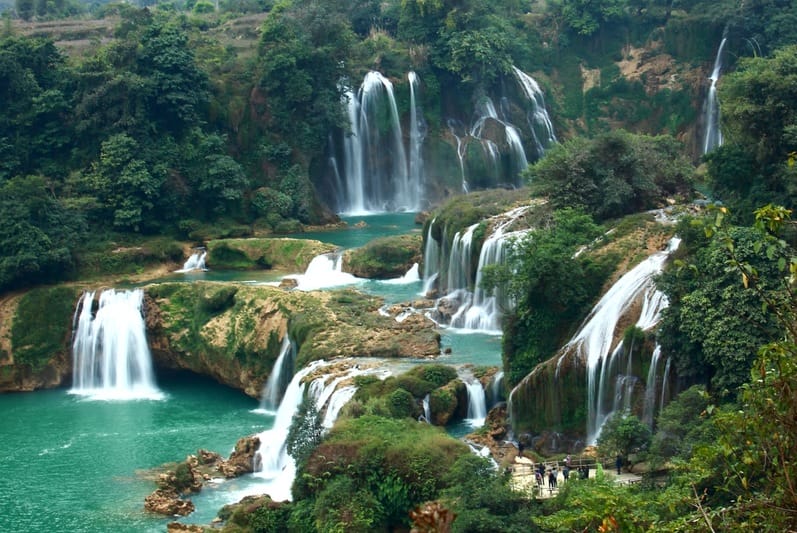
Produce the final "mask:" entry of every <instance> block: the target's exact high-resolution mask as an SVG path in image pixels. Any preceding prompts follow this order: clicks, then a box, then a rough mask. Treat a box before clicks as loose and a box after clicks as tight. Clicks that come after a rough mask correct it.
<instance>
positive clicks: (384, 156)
mask: <svg viewBox="0 0 797 533" xmlns="http://www.w3.org/2000/svg"><path fill="white" fill-rule="evenodd" d="M409 87H410V100H411V104H412V105H411V110H410V146H409V159H408V156H407V150H406V149H405V147H404V137H403V132H402V129H401V120H400V117H399V114H398V107H397V106H396V98H395V95H394V91H393V84H392V83H391V82H390V80H388V79H387V78H386V77H384V76H383V75H382V74H380V73H379V72H376V71H372V72H369V73H368V74H366V76H365V79H364V80H363V83H362V86H361V87H360V90H359V91H358V92H357V94H356V95H355V94H354V91H352V90H347V91H345V97H344V100H345V101H344V104H345V106H346V114H347V116H348V119H349V127H350V130H349V132H347V134H346V135H345V137H344V140H343V145H344V146H343V151H342V157H343V164H342V168H341V165H338V164H337V162H336V163H335V164H336V167H335V171H336V173H337V174H338V175H339V177H340V180H339V181H340V183H339V190H338V191H337V194H338V198H337V207H338V210H339V211H340V212H342V213H346V214H365V213H378V212H386V211H418V210H419V209H420V207H421V203H422V200H423V160H422V146H423V140H424V137H425V135H426V126H425V122H424V120H423V115H422V112H421V111H420V108H419V106H418V99H417V97H416V96H417V95H416V92H417V91H418V90H419V87H420V84H419V79H418V76H417V75H416V74H415V73H414V72H413V73H410V76H409Z"/></svg>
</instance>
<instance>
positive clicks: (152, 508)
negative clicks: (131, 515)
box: [144, 489, 194, 516]
mask: <svg viewBox="0 0 797 533" xmlns="http://www.w3.org/2000/svg"><path fill="white" fill-rule="evenodd" d="M144 509H146V510H147V511H149V512H151V513H157V514H161V515H166V516H174V515H179V516H186V515H189V514H191V513H193V512H194V503H193V502H192V501H191V500H183V499H181V498H180V496H179V495H178V494H177V492H175V491H174V490H171V489H157V490H156V491H155V492H153V493H152V494H150V495H149V496H147V497H146V498H144Z"/></svg>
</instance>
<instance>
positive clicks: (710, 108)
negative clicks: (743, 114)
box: [703, 35, 728, 154]
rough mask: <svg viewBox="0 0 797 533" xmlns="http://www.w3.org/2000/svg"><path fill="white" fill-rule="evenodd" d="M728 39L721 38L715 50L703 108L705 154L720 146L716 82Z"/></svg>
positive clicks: (720, 136) (720, 135) (720, 70)
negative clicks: (709, 82)
mask: <svg viewBox="0 0 797 533" xmlns="http://www.w3.org/2000/svg"><path fill="white" fill-rule="evenodd" d="M727 41H728V39H727V38H726V37H725V35H723V36H722V41H721V42H720V46H719V48H718V49H717V57H716V58H715V59H714V68H713V69H712V71H711V77H710V78H709V79H710V80H711V85H710V86H709V89H708V96H707V97H706V108H705V118H704V122H705V127H706V134H705V137H704V138H703V153H704V154H707V153H708V152H710V151H712V150H713V149H715V148H717V147H718V146H722V131H721V130H720V105H719V100H718V99H717V81H719V79H720V73H721V72H722V57H723V56H722V53H723V51H724V50H725V43H726V42H727Z"/></svg>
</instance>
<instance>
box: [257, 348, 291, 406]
mask: <svg viewBox="0 0 797 533" xmlns="http://www.w3.org/2000/svg"><path fill="white" fill-rule="evenodd" d="M295 358H296V346H295V345H294V343H293V342H292V341H291V339H290V337H289V336H288V334H287V333H286V334H285V337H283V339H282V346H281V347H280V353H279V356H277V360H276V361H275V362H274V368H272V369H271V374H269V376H268V381H266V386H265V387H264V388H263V394H262V397H261V399H260V408H261V409H263V410H265V411H271V412H276V411H277V409H278V408H279V405H280V400H282V395H283V394H284V393H285V390H286V389H287V388H288V385H289V384H290V381H291V378H292V377H293V365H294V360H295Z"/></svg>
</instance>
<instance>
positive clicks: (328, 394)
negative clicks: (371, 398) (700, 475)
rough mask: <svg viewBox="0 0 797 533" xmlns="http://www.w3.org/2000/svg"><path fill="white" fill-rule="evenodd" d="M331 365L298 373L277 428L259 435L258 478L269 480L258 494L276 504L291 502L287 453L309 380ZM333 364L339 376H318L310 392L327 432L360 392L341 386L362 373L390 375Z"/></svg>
mask: <svg viewBox="0 0 797 533" xmlns="http://www.w3.org/2000/svg"><path fill="white" fill-rule="evenodd" d="M332 365H333V363H332V362H329V361H313V362H312V363H310V364H309V365H308V366H306V367H305V368H303V369H302V370H300V371H299V372H297V373H296V374H295V375H294V376H293V379H292V380H291V382H290V383H289V384H288V387H287V389H286V390H285V395H284V396H283V398H282V402H280V405H279V408H278V409H277V414H276V417H275V419H274V425H273V426H272V427H271V429H269V430H266V431H263V432H262V433H259V434H258V437H259V439H260V448H259V449H258V450H257V452H255V457H254V463H255V475H256V476H257V477H260V478H263V479H264V480H265V481H266V486H265V487H263V486H258V487H257V491H258V493H265V494H268V495H269V496H271V498H272V499H273V500H274V501H282V500H290V499H291V485H292V484H293V479H294V477H295V476H296V462H295V461H294V460H293V458H292V457H291V456H290V455H289V454H288V446H287V438H288V430H289V429H290V427H291V423H292V421H293V417H294V415H295V414H296V413H297V412H298V410H299V406H300V405H301V403H302V399H303V398H304V395H305V390H306V388H307V387H306V385H305V381H306V378H307V377H308V376H310V375H311V374H313V373H315V372H316V371H317V370H318V369H321V368H324V367H327V366H332ZM334 365H335V366H334V370H335V372H336V373H337V374H336V375H335V376H334V377H333V376H331V375H329V374H322V375H320V376H319V377H316V378H315V379H313V381H312V382H311V383H310V387H309V391H308V394H309V397H310V398H312V399H313V401H314V403H315V406H316V408H317V409H318V410H319V412H322V413H323V414H324V416H323V419H322V426H323V427H324V428H326V429H329V428H331V427H332V425H333V424H334V423H335V420H336V419H337V416H338V414H339V413H340V410H341V409H342V408H343V406H344V405H345V404H346V402H348V401H349V400H350V399H351V397H352V396H354V393H355V392H356V390H357V389H356V387H354V386H353V385H345V386H343V387H338V386H339V385H340V384H341V383H344V382H350V381H351V379H352V378H353V377H354V376H357V375H362V374H378V375H379V377H380V379H384V378H385V377H387V375H388V373H386V372H385V371H383V370H381V369H379V368H378V367H375V366H374V367H367V368H360V366H359V365H358V364H357V363H353V362H351V361H345V362H341V361H335V362H334Z"/></svg>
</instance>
